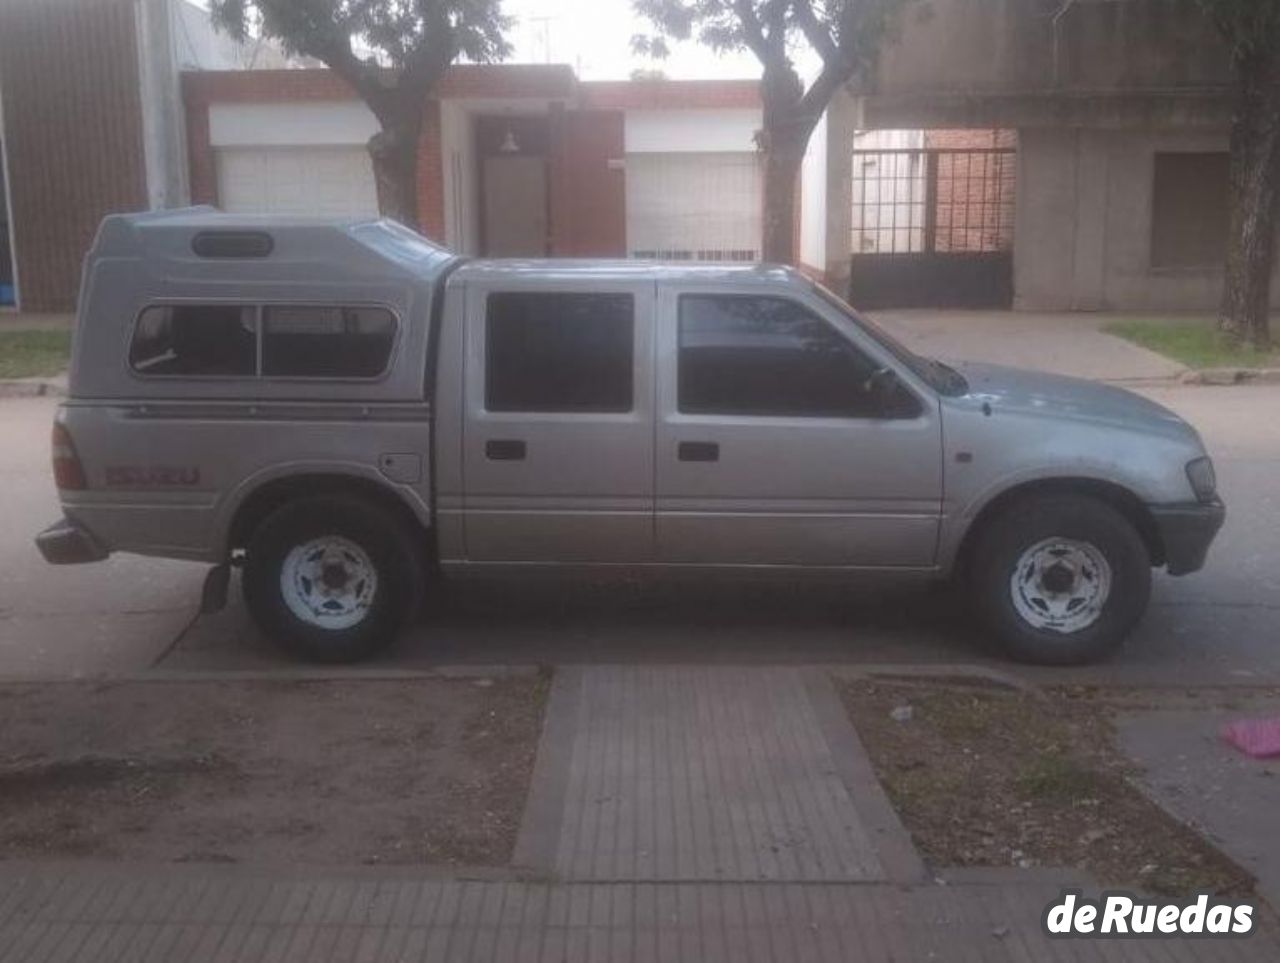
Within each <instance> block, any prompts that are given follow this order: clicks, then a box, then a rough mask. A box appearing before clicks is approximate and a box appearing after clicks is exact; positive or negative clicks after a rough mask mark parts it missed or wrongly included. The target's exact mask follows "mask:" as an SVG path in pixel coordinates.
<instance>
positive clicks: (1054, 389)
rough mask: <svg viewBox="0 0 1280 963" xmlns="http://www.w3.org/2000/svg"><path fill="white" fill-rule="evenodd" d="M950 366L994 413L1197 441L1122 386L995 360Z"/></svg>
mask: <svg viewBox="0 0 1280 963" xmlns="http://www.w3.org/2000/svg"><path fill="white" fill-rule="evenodd" d="M954 367H955V368H956V370H957V371H959V372H960V373H961V374H963V375H964V376H965V379H966V380H967V381H968V382H969V392H968V394H967V395H966V396H965V398H966V400H969V401H970V402H972V403H975V404H979V405H981V404H988V405H990V406H991V408H992V410H993V411H994V412H1000V411H1010V412H1017V413H1019V414H1022V415H1027V416H1033V417H1036V416H1038V417H1043V418H1045V419H1047V420H1055V419H1069V420H1073V421H1091V422H1095V423H1098V424H1105V425H1110V426H1114V427H1118V428H1124V429H1129V430H1137V431H1141V432H1144V433H1152V434H1160V435H1164V436H1166V437H1175V438H1179V439H1188V440H1194V441H1195V442H1196V443H1197V444H1199V443H1200V438H1199V435H1197V434H1196V431H1195V429H1194V428H1192V427H1191V426H1190V425H1189V424H1187V423H1186V422H1185V421H1183V420H1182V419H1181V418H1179V417H1178V416H1177V415H1175V414H1174V413H1173V412H1172V411H1170V410H1169V409H1168V408H1165V407H1163V406H1161V405H1158V404H1156V403H1155V402H1154V401H1149V400H1148V399H1146V398H1143V397H1141V396H1140V395H1136V394H1134V393H1133V392H1131V391H1125V390H1124V389H1123V388H1116V387H1114V386H1112V385H1106V384H1100V383H1098V382H1095V381H1086V380H1084V379H1083V378H1068V377H1065V376H1063V375H1055V374H1047V373H1045V372H1042V371H1027V370H1023V369H1020V368H1006V367H1003V366H1001V365H993V364H979V363H976V362H961V363H959V364H957V365H955V366H954Z"/></svg>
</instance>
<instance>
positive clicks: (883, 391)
mask: <svg viewBox="0 0 1280 963" xmlns="http://www.w3.org/2000/svg"><path fill="white" fill-rule="evenodd" d="M862 390H863V391H865V392H866V393H867V394H868V395H870V396H871V399H872V400H873V401H875V403H876V405H877V407H879V408H881V409H882V410H883V409H887V408H889V407H890V406H891V405H892V403H893V401H894V398H895V397H896V396H897V393H898V374H897V372H895V371H894V370H893V369H892V368H877V369H876V370H875V371H873V372H872V373H871V376H870V377H869V378H867V380H866V381H865V382H863V385H862Z"/></svg>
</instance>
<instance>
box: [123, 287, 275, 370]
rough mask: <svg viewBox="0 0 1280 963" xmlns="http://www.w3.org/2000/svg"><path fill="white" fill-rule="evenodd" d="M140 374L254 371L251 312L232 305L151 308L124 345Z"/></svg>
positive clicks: (253, 310) (254, 326)
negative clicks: (131, 339)
mask: <svg viewBox="0 0 1280 963" xmlns="http://www.w3.org/2000/svg"><path fill="white" fill-rule="evenodd" d="M129 364H130V365H131V366H132V367H133V369H134V370H135V371H137V372H139V373H140V374H146V375H180V376H188V377H200V376H204V377H223V378H226V377H244V378H252V377H253V376H254V375H255V374H256V372H257V364H258V345H257V309H256V308H255V307H253V306H251V305H238V304H166V305H154V306H152V307H149V308H147V309H146V310H145V311H143V312H142V314H141V316H140V317H139V318H138V324H137V326H136V327H135V328H134V332H133V341H132V343H131V344H130V346H129Z"/></svg>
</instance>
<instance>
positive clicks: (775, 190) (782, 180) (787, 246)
mask: <svg viewBox="0 0 1280 963" xmlns="http://www.w3.org/2000/svg"><path fill="white" fill-rule="evenodd" d="M781 141H782V138H781V137H778V136H776V135H775V136H771V137H770V138H769V145H768V147H766V148H765V153H764V239H763V243H764V250H763V254H762V256H763V259H764V260H765V261H768V262H769V263H771V264H796V263H797V262H798V261H799V257H798V256H797V255H798V252H797V251H796V188H797V186H798V185H799V183H800V166H801V164H803V163H804V152H805V144H804V143H800V144H798V145H797V144H794V143H783V142H781Z"/></svg>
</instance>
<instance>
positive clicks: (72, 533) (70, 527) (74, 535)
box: [36, 518, 111, 565]
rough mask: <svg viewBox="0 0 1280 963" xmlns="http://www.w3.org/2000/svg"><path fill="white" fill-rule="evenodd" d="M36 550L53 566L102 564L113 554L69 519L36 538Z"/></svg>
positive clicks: (50, 527) (56, 524)
mask: <svg viewBox="0 0 1280 963" xmlns="http://www.w3.org/2000/svg"><path fill="white" fill-rule="evenodd" d="M36 548H38V549H40V554H41V555H43V556H44V560H45V561H46V562H48V563H49V564H51V565H81V564H83V563H85V562H101V561H102V560H103V559H105V558H106V557H107V556H108V555H110V554H111V553H110V552H108V551H107V550H106V549H105V548H103V547H102V546H101V545H100V544H99V543H98V541H97V539H95V538H94V537H93V536H92V535H91V534H90V533H89V532H88V530H87V529H85V528H82V527H81V526H79V525H77V524H76V523H75V522H74V521H72V520H71V519H69V518H63V519H60V520H59V521H57V522H54V523H53V524H52V525H50V526H49V527H48V528H46V529H45V530H44V531H43V532H41V533H40V534H39V535H37V536H36Z"/></svg>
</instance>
